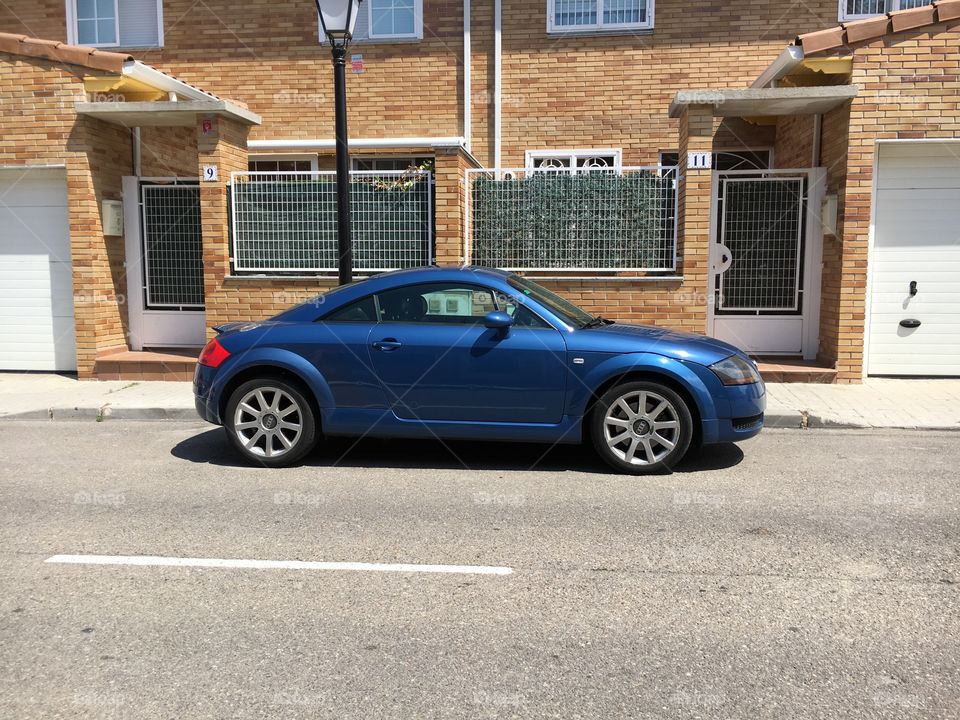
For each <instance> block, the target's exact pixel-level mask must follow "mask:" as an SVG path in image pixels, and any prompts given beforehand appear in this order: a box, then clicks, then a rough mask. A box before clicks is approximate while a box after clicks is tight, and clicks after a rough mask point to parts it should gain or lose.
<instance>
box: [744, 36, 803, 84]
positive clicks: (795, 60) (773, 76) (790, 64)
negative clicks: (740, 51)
mask: <svg viewBox="0 0 960 720" xmlns="http://www.w3.org/2000/svg"><path fill="white" fill-rule="evenodd" d="M803 57H804V56H803V48H802V47H800V46H799V45H788V46H787V47H786V48H785V49H784V51H783V52H782V53H780V54H779V55H778V56H777V59H776V60H774V61H773V62H772V63H770V65H769V66H768V67H767V69H766V70H764V71H763V72H762V73H760V77H758V78H757V79H756V80H754V81H753V82H752V83H751V84H750V87H752V88H767V87H776V86H777V81H778V80H779V79H780V78H782V77H784V76H785V75H789V74H790V73H791V72H792V71H793V69H794V68H795V67H797V65H799V64H800V63H802V62H803Z"/></svg>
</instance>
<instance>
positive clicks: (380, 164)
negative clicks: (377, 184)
mask: <svg viewBox="0 0 960 720" xmlns="http://www.w3.org/2000/svg"><path fill="white" fill-rule="evenodd" d="M351 161H352V162H353V169H354V170H383V171H385V172H397V171H400V172H403V171H406V170H409V169H410V168H419V167H423V166H424V165H427V164H432V162H433V158H432V157H430V156H426V155H424V156H422V157H421V156H416V157H414V156H412V155H403V156H400V155H379V156H366V157H364V156H360V157H353V158H351ZM427 169H428V170H432V169H433V168H432V167H428V168H427Z"/></svg>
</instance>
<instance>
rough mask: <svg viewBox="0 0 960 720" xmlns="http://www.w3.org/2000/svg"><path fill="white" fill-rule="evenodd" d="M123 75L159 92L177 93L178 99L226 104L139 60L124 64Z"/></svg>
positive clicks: (214, 96)
mask: <svg viewBox="0 0 960 720" xmlns="http://www.w3.org/2000/svg"><path fill="white" fill-rule="evenodd" d="M123 74H124V75H126V76H128V77H130V78H132V79H134V80H139V81H140V82H142V83H146V84H147V85H149V86H150V87H154V88H156V89H157V90H162V91H163V92H172V93H176V94H177V96H178V97H181V98H184V99H188V100H197V101H201V102H202V101H207V100H216V101H220V102H224V101H223V100H221V98H218V97H217V96H216V95H211V94H210V93H208V92H204V91H203V90H201V89H200V88H195V87H194V86H193V85H188V84H187V83H185V82H183V81H182V80H177V79H176V78H175V77H173V76H172V75H167V74H166V73H164V72H160V71H159V70H157V69H156V68H155V67H151V66H150V65H144V64H143V63H142V62H140V61H139V60H130V61H127V62H125V63H124V64H123ZM231 104H232V103H231Z"/></svg>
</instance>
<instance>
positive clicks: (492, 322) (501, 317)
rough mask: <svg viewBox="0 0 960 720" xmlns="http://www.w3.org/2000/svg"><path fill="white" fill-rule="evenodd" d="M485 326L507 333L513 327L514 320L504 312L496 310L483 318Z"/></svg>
mask: <svg viewBox="0 0 960 720" xmlns="http://www.w3.org/2000/svg"><path fill="white" fill-rule="evenodd" d="M483 324H484V326H486V327H488V328H492V329H494V330H501V331H505V330H507V329H509V327H510V326H511V325H513V318H512V317H510V316H509V315H507V314H506V313H505V312H503V311H502V310H494V311H493V312H488V313H487V314H486V315H484V317H483Z"/></svg>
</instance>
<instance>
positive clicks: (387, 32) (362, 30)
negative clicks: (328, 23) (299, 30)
mask: <svg viewBox="0 0 960 720" xmlns="http://www.w3.org/2000/svg"><path fill="white" fill-rule="evenodd" d="M317 27H318V28H319V32H320V42H321V43H326V42H327V38H325V37H324V35H323V26H322V25H321V24H320V16H319V14H318V15H317ZM422 39H423V0H366V1H365V2H363V3H361V4H360V14H359V15H358V16H357V25H356V27H355V28H354V29H353V42H354V43H365V42H367V43H370V42H410V41H415V40H422Z"/></svg>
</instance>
